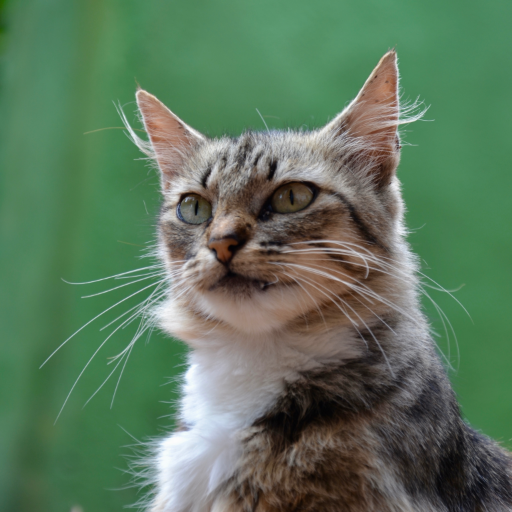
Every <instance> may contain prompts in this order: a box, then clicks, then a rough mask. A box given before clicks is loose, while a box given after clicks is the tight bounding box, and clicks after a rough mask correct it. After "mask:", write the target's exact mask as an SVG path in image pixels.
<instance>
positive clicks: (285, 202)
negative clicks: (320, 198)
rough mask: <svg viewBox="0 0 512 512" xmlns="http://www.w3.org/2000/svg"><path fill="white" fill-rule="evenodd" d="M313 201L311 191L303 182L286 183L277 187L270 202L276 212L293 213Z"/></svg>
mask: <svg viewBox="0 0 512 512" xmlns="http://www.w3.org/2000/svg"><path fill="white" fill-rule="evenodd" d="M311 201H313V191H312V190H311V189H310V188H309V187H308V186H307V185H304V183H298V182H296V183H287V184H286V185H283V186H282V187H279V188H278V189H277V190H276V191H275V192H274V195H273V196H272V199H271V201H270V204H271V205H272V209H273V210H274V211H275V212H277V213H294V212H298V211H299V210H303V209H304V208H306V206H309V205H310V203H311Z"/></svg>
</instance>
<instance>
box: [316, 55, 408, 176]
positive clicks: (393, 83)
mask: <svg viewBox="0 0 512 512" xmlns="http://www.w3.org/2000/svg"><path fill="white" fill-rule="evenodd" d="M399 113H400V111H399V99H398V67H397V58H396V52H395V51H394V50H391V51H389V52H388V53H386V54H385V55H384V57H382V59H380V62H379V63H378V64H377V67H376V68H375V69H374V70H373V72H372V74H371V75H370V77H369V78H368V80H366V83H365V84H364V86H363V88H362V89H361V91H360V92H359V94H358V95H357V97H356V98H355V99H354V100H353V101H352V102H351V103H350V105H348V107H346V108H345V110H343V112H341V114H339V115H338V116H337V117H336V118H335V119H333V120H332V121H331V122H330V123H328V124H327V126H325V127H324V128H323V129H322V130H321V132H320V133H322V134H324V135H327V136H329V137H332V138H334V139H338V138H339V137H343V138H344V139H345V140H346V139H350V140H351V142H353V144H350V146H351V147H352V148H354V150H355V153H356V155H355V157H356V159H357V160H358V163H359V164H360V165H361V167H363V168H364V169H365V172H366V173H367V174H369V175H370V177H371V179H372V181H373V182H374V183H376V184H377V185H378V186H384V185H387V184H389V182H390V181H391V178H392V177H393V175H394V173H395V170H396V167H397V166H398V162H399V160H400V147H401V146H400V139H399V135H398V124H399Z"/></svg>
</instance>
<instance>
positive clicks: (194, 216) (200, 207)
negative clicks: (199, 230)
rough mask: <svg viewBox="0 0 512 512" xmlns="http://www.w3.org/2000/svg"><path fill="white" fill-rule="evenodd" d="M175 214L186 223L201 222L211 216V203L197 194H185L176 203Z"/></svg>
mask: <svg viewBox="0 0 512 512" xmlns="http://www.w3.org/2000/svg"><path fill="white" fill-rule="evenodd" d="M176 214H177V216H178V218H179V219H180V220H181V221H183V222H186V223H187V224H202V223H203V222H206V221H207V220H208V219H209V218H210V217H211V216H212V205H211V204H210V203H209V202H208V201H207V200H206V199H205V198H204V197H201V196H200V195H198V194H187V195H186V196H185V197H183V199H182V200H181V201H180V203H179V204H178V207H177V211H176Z"/></svg>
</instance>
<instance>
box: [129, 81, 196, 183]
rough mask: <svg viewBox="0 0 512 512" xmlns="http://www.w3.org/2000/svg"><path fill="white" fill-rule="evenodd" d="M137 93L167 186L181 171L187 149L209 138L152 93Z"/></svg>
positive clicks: (138, 103)
mask: <svg viewBox="0 0 512 512" xmlns="http://www.w3.org/2000/svg"><path fill="white" fill-rule="evenodd" d="M136 96H137V105H138V107H139V111H140V113H141V115H142V120H143V122H144V128H145V129H146V132H147V134H148V135H149V139H150V141H151V146H152V149H153V152H154V156H155V157H156V160H157V162H158V167H159V168H160V171H161V172H162V186H163V187H164V189H165V188H168V187H169V184H170V183H171V181H172V179H173V178H174V176H175V175H176V173H177V172H179V170H180V167H181V165H182V163H183V158H184V156H185V155H186V153H187V151H188V150H189V149H190V148H191V147H193V146H195V145H197V144H199V143H201V142H203V141H205V140H206V138H205V137H204V136H203V135H201V134H200V133H199V132H198V131H196V130H194V129H193V128H191V127H190V126H188V125H187V124H186V123H184V122H183V121H182V120H181V119H180V118H179V117H178V116H177V115H175V114H173V113H172V112H171V111H170V110H169V109H168V108H167V107H166V106H165V105H164V104H163V103H162V102H161V101H160V100H158V99H157V98H156V97H155V96H153V95H152V94H149V93H148V92H146V91H144V90H143V89H139V90H138V91H137V95H136Z"/></svg>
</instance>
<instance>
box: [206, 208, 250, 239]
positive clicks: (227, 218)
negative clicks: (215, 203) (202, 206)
mask: <svg viewBox="0 0 512 512" xmlns="http://www.w3.org/2000/svg"><path fill="white" fill-rule="evenodd" d="M219 213H220V215H219V214H218V215H216V216H215V217H216V218H214V219H213V222H212V227H211V231H210V239H212V238H214V239H216V240H220V239H222V238H229V237H231V238H235V239H240V241H242V240H244V241H245V240H246V239H247V235H248V227H247V224H248V223H247V220H246V219H245V218H244V216H243V215H242V214H240V213H237V212H219Z"/></svg>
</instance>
